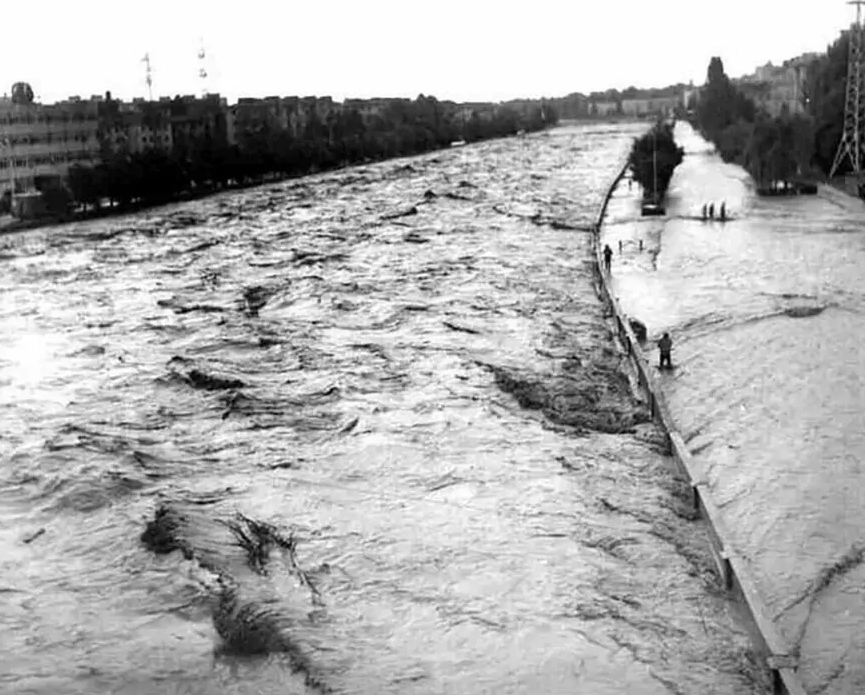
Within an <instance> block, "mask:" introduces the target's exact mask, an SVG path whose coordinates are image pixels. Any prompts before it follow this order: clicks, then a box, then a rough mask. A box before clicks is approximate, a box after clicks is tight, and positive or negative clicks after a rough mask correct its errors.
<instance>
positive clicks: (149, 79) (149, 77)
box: [141, 53, 153, 101]
mask: <svg viewBox="0 0 865 695" xmlns="http://www.w3.org/2000/svg"><path fill="white" fill-rule="evenodd" d="M141 62H142V63H144V82H145V84H146V85H147V96H148V99H149V100H150V101H153V74H152V73H153V71H152V69H151V68H150V54H149V53H145V54H144V57H143V58H142V59H141Z"/></svg>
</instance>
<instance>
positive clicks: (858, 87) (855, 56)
mask: <svg viewBox="0 0 865 695" xmlns="http://www.w3.org/2000/svg"><path fill="white" fill-rule="evenodd" d="M847 4H848V5H855V6H856V23H855V24H854V25H853V26H852V27H851V29H850V51H849V54H848V57H847V89H846V100H845V103H844V130H843V132H842V134H841V142H840V143H839V144H838V152H837V153H836V154H835V160H834V161H833V162H832V168H831V169H830V170H829V178H832V177H833V176H835V172H836V171H837V170H838V167H839V166H840V165H841V164H842V163H843V162H844V160H845V159H846V158H848V157H849V159H850V163H851V164H852V165H853V171H854V173H855V174H856V176H857V177H858V176H860V175H861V172H862V164H863V163H865V158H863V152H862V147H863V145H865V137H863V133H862V126H863V125H865V120H863V113H862V111H863V105H862V97H863V96H865V94H863V88H862V79H863V77H865V70H863V66H862V59H863V52H862V5H865V0H848V2H847Z"/></svg>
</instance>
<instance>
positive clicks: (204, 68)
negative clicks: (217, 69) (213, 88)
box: [198, 39, 207, 98]
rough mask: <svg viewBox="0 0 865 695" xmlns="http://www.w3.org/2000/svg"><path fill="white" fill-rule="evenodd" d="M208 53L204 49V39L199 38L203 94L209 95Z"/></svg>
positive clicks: (200, 76)
mask: <svg viewBox="0 0 865 695" xmlns="http://www.w3.org/2000/svg"><path fill="white" fill-rule="evenodd" d="M206 58H207V54H206V53H205V51H204V39H199V47H198V77H199V79H200V80H201V96H202V98H204V97H206V96H207V62H206Z"/></svg>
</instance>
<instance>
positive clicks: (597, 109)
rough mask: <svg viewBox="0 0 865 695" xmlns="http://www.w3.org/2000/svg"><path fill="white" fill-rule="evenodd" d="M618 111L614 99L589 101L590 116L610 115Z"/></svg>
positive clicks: (617, 105)
mask: <svg viewBox="0 0 865 695" xmlns="http://www.w3.org/2000/svg"><path fill="white" fill-rule="evenodd" d="M618 112H619V103H618V102H616V101H592V102H590V103H589V115H590V116H611V115H613V114H616V113H618Z"/></svg>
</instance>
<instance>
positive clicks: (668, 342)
mask: <svg viewBox="0 0 865 695" xmlns="http://www.w3.org/2000/svg"><path fill="white" fill-rule="evenodd" d="M705 211H706V206H705V205H704V206H703V212H704V216H705ZM712 213H713V214H714V207H713V209H712ZM721 214H722V215H724V214H726V210H725V208H724V204H723V203H721ZM640 247H641V248H642V242H640ZM621 252H622V242H621V241H620V242H619V253H621ZM603 254H604V269H605V270H606V271H607V274H608V275H609V273H610V269H611V267H612V265H613V249H611V248H610V245H609V244H604V251H603ZM658 351H659V352H660V364H659V366H660V368H661V369H665V368H666V369H672V368H673V360H672V354H673V339H672V338H671V337H670V334H669V333H664V335H663V336H661V339H660V340H659V341H658Z"/></svg>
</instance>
